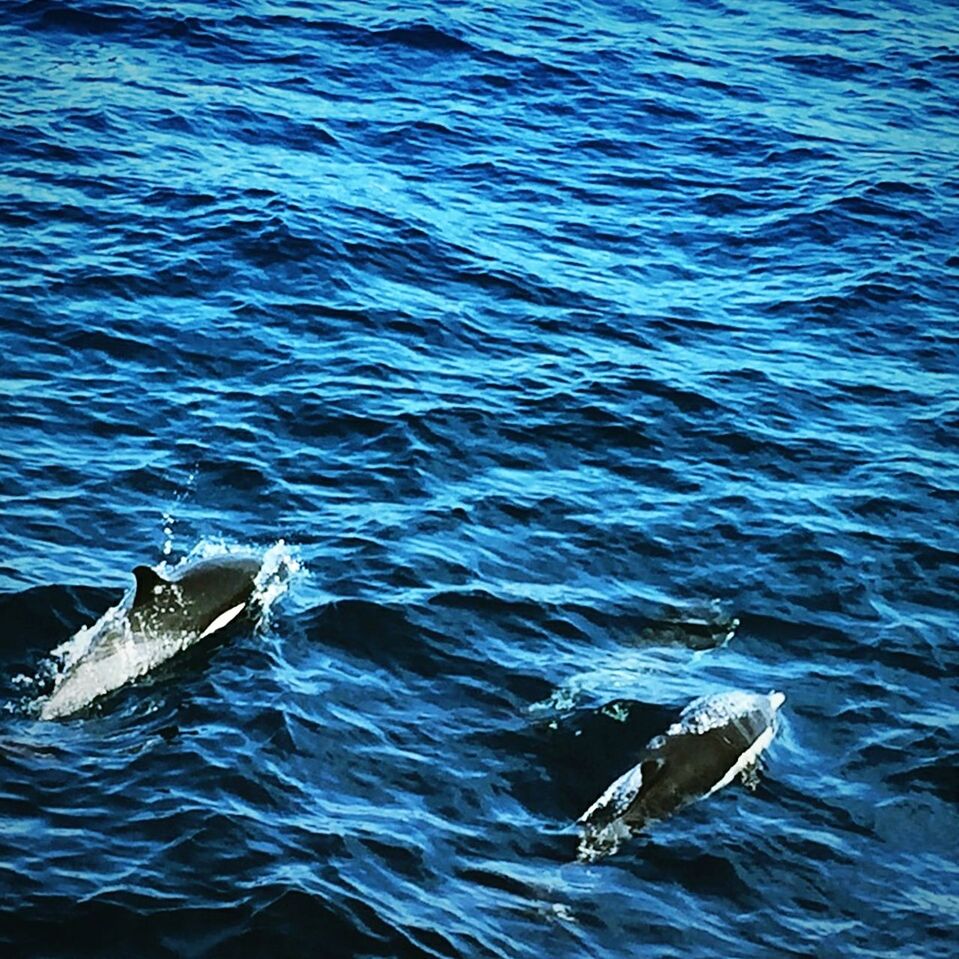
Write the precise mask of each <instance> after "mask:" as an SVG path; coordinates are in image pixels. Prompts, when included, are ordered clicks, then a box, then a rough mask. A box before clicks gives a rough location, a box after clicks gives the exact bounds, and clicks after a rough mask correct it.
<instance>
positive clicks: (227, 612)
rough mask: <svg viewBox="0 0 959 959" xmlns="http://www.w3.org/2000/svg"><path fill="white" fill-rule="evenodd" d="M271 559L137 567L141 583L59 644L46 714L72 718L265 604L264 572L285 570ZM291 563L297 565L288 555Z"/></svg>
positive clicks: (232, 558)
mask: <svg viewBox="0 0 959 959" xmlns="http://www.w3.org/2000/svg"><path fill="white" fill-rule="evenodd" d="M267 555H269V554H267ZM266 560H267V557H255V556H252V555H236V554H224V555H219V556H212V557H208V558H206V559H201V560H199V561H195V562H190V563H187V564H186V565H185V567H184V568H183V569H181V570H178V571H176V573H175V574H174V575H172V576H170V577H169V578H164V577H163V576H161V575H160V574H159V573H157V572H156V570H153V569H151V568H149V567H147V566H137V567H136V568H135V569H134V570H133V576H134V579H135V581H136V584H135V588H134V589H133V590H131V591H130V592H129V593H128V594H127V595H126V596H125V597H124V599H123V600H122V601H121V602H120V604H119V605H117V606H115V607H113V608H112V609H110V610H108V611H107V612H106V613H105V614H104V615H103V616H102V617H101V618H100V620H99V621H98V622H96V623H95V624H94V625H93V626H90V627H88V628H86V629H82V630H80V631H79V632H78V633H77V634H76V635H75V636H74V637H73V638H72V639H71V640H69V641H68V642H67V643H64V644H63V645H62V646H60V647H59V648H58V649H57V650H54V655H55V656H56V655H59V656H62V657H63V664H62V667H61V668H60V670H59V672H58V674H57V676H56V678H55V681H54V687H53V690H52V691H51V692H50V694H49V695H48V696H47V697H46V698H45V699H42V700H40V701H39V706H40V718H41V719H58V718H61V717H64V716H69V715H71V714H73V713H75V712H77V711H78V710H80V709H83V708H84V707H85V706H88V705H90V703H92V702H93V701H94V700H95V699H98V698H99V697H100V696H103V695H105V694H106V693H109V692H112V691H113V690H116V689H119V688H120V687H121V686H124V685H126V684H127V683H129V682H131V681H132V680H134V679H137V678H138V677H140V676H143V675H145V674H146V673H148V672H149V671H150V670H151V669H153V668H154V667H156V666H158V665H159V664H160V663H163V662H166V661H167V660H168V659H170V658H172V657H173V656H176V655H177V654H178V653H180V652H182V651H183V650H185V649H187V648H189V647H191V646H193V645H194V644H195V643H197V642H199V641H200V640H202V639H205V638H206V637H208V636H210V635H211V634H213V633H216V632H219V631H220V630H223V629H225V628H226V627H227V626H229V625H230V624H231V623H232V622H234V620H236V619H237V618H238V617H239V616H241V614H244V613H247V612H250V611H251V610H253V609H255V608H257V607H262V604H263V599H264V597H265V596H266V595H267V593H265V592H264V590H263V586H264V585H265V578H266V576H265V574H275V573H277V572H278V571H279V567H278V565H277V564H276V563H275V562H273V563H272V564H268V563H267V562H266ZM281 565H282V564H281ZM285 568H286V570H289V569H290V568H291V566H290V562H289V558H288V557H287V558H286V561H285Z"/></svg>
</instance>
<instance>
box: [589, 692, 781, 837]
mask: <svg viewBox="0 0 959 959" xmlns="http://www.w3.org/2000/svg"><path fill="white" fill-rule="evenodd" d="M785 700H786V697H785V695H783V693H780V692H774V691H773V692H769V693H751V692H744V691H742V690H734V691H731V692H725V693H718V694H715V695H712V696H705V697H703V698H702V699H697V700H695V701H693V702H692V703H690V704H689V705H688V706H687V707H686V708H685V709H684V710H683V711H682V713H681V714H680V716H679V720H678V721H677V722H675V723H673V724H672V725H671V726H670V727H669V729H667V730H666V732H665V734H663V735H661V736H656V737H655V738H653V739H651V740H650V741H649V742H648V743H647V744H646V746H645V748H644V749H643V750H642V752H641V753H640V756H639V760H638V762H637V763H636V764H635V765H634V766H633V767H632V768H631V769H629V770H627V771H626V772H625V773H623V775H622V776H620V777H619V779H617V780H616V781H615V782H614V783H613V784H612V785H611V786H609V788H608V789H607V790H606V791H605V792H604V793H603V795H602V796H600V797H599V799H597V800H596V802H594V803H593V804H592V806H590V807H589V809H587V810H586V812H584V813H583V815H582V816H580V817H579V820H578V822H579V823H580V824H581V825H583V826H585V827H586V839H587V840H588V839H589V838H591V837H593V838H595V837H596V836H597V834H599V833H601V832H602V831H603V830H605V829H606V828H607V827H609V826H612V825H616V824H621V825H622V826H625V827H627V829H626V830H625V831H627V832H628V831H632V830H636V829H639V828H641V827H642V826H644V825H645V824H646V823H647V822H650V821H652V820H659V819H665V818H666V817H667V816H669V815H671V814H672V813H674V812H676V811H677V810H678V809H681V808H682V807H683V806H686V805H687V804H689V803H691V802H693V801H694V800H696V799H701V798H703V797H705V796H709V795H711V794H712V793H714V792H716V790H718V789H722V787H723V786H725V785H727V784H728V783H730V782H732V781H733V779H735V778H736V776H737V775H739V774H740V773H743V772H745V771H748V770H749V769H750V768H751V767H752V766H753V765H754V764H755V763H756V761H757V759H758V758H759V755H760V753H761V752H762V751H763V750H764V749H765V748H766V747H767V746H768V745H769V744H770V742H772V738H773V735H774V734H775V731H776V726H777V719H776V714H777V712H778V711H779V708H780V707H781V706H782V704H783V703H784V702H785Z"/></svg>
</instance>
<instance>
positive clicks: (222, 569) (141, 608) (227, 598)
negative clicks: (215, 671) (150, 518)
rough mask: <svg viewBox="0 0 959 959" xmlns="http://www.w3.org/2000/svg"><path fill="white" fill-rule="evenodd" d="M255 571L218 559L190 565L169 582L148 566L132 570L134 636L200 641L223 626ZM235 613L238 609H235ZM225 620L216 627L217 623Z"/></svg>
mask: <svg viewBox="0 0 959 959" xmlns="http://www.w3.org/2000/svg"><path fill="white" fill-rule="evenodd" d="M259 571H260V563H259V561H258V560H255V559H251V558H248V557H236V556H223V557H216V558H214V559H207V560H203V561H201V562H199V563H194V564H192V565H190V566H188V567H187V568H186V569H184V570H183V571H182V572H181V573H180V574H179V575H178V576H176V577H174V578H172V579H163V578H162V577H161V576H160V575H159V574H158V573H157V572H156V571H155V570H153V569H151V568H150V567H149V566H137V567H136V568H135V569H134V570H133V576H134V578H135V579H136V592H135V593H134V595H133V605H132V606H131V608H130V614H129V620H130V625H131V627H132V628H133V629H134V631H138V630H139V631H141V632H142V631H147V630H156V629H162V630H164V631H166V632H195V633H197V634H198V635H204V634H205V633H206V632H207V631H209V632H214V631H215V629H220V628H222V627H223V626H225V625H227V623H228V622H230V621H231V620H232V619H234V618H235V615H239V614H240V613H241V612H242V611H243V608H244V606H245V605H246V603H247V602H248V601H249V599H250V597H251V596H252V595H253V589H254V585H255V580H256V574H257V573H258V572H259ZM237 607H239V609H237ZM232 610H236V613H235V615H234V616H229V618H227V619H225V621H224V622H223V623H222V624H220V625H219V626H215V627H214V628H213V629H211V628H210V627H211V626H214V624H215V623H216V621H217V619H219V618H221V617H227V616H228V614H229V613H230V612H231V611H232Z"/></svg>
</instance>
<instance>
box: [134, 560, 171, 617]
mask: <svg viewBox="0 0 959 959" xmlns="http://www.w3.org/2000/svg"><path fill="white" fill-rule="evenodd" d="M133 576H134V578H135V579H136V581H137V591H136V593H135V594H134V596H133V608H134V609H136V608H137V606H142V605H143V604H144V603H145V602H146V601H147V600H148V599H149V598H150V597H151V596H152V595H153V591H154V589H156V587H157V586H165V585H166V580H165V579H163V578H162V577H161V576H160V574H159V573H158V572H157V571H156V570H155V569H150V567H149V566H134V568H133Z"/></svg>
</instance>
